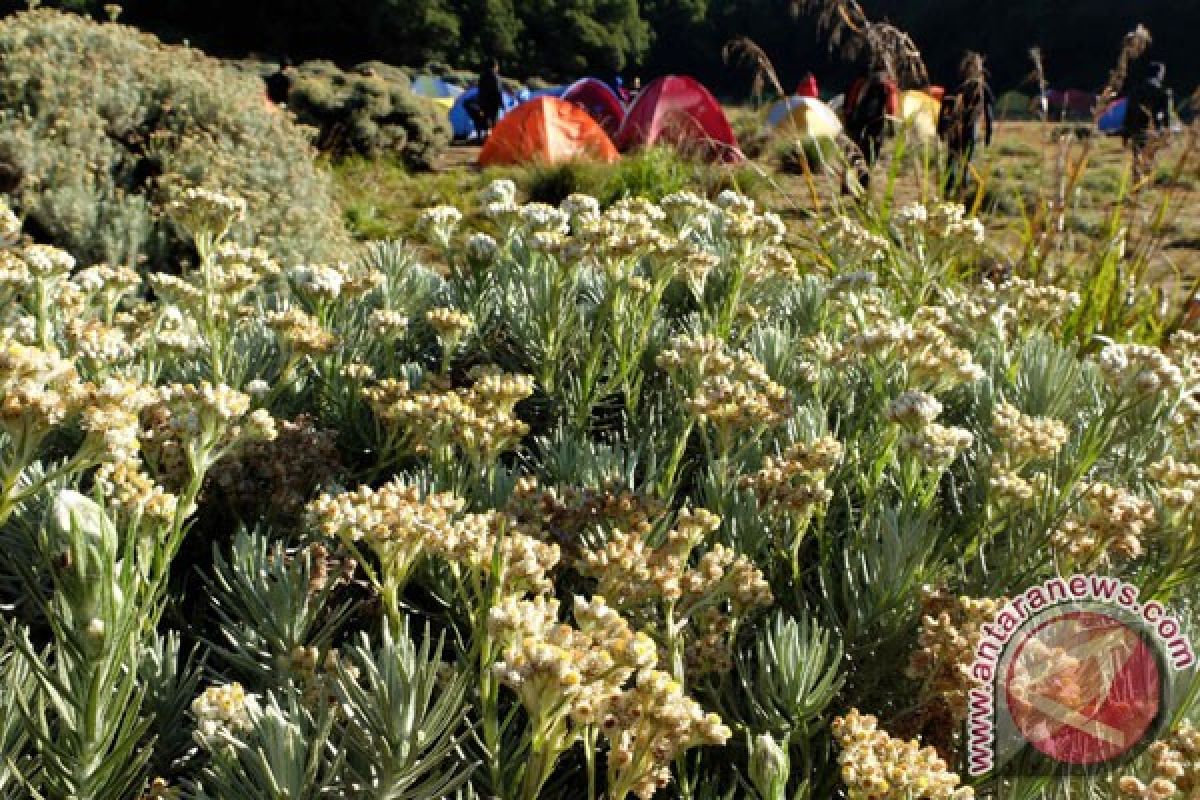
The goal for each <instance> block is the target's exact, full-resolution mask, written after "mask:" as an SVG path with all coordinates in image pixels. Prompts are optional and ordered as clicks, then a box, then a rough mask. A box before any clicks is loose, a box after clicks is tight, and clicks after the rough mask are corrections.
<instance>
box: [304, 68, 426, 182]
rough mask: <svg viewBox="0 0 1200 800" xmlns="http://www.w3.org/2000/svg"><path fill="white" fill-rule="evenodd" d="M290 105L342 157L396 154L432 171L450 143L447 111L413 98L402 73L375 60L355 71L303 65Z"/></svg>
mask: <svg viewBox="0 0 1200 800" xmlns="http://www.w3.org/2000/svg"><path fill="white" fill-rule="evenodd" d="M288 107H289V108H290V109H291V110H292V111H293V112H294V113H295V114H296V117H297V119H299V120H300V121H301V122H304V123H305V124H308V125H312V126H314V127H316V128H317V129H318V130H319V131H320V133H319V135H318V137H317V146H318V147H319V148H320V149H322V150H324V151H327V152H330V153H332V154H333V155H334V156H335V157H339V158H340V157H344V156H347V155H352V154H357V155H363V156H366V157H367V158H372V159H374V158H381V157H384V156H393V157H395V158H397V159H399V160H400V161H402V162H403V163H404V164H405V166H408V167H410V168H412V169H428V168H430V167H432V166H433V162H434V160H435V159H436V158H437V157H438V155H439V154H440V153H441V152H442V150H443V149H444V148H445V146H446V145H447V144H448V143H449V141H450V127H449V122H448V120H447V119H446V116H445V112H444V110H443V109H441V108H440V107H439V106H437V105H436V104H434V103H431V102H429V101H427V100H425V99H424V98H420V97H418V96H417V95H415V94H413V93H412V91H411V90H410V89H409V81H408V76H407V74H406V73H404V72H403V71H402V70H398V69H396V68H394V67H387V66H386V65H380V64H377V63H375V62H371V63H368V64H363V65H361V66H360V67H357V68H355V69H354V70H353V71H351V72H346V71H343V70H340V69H338V68H337V67H336V66H335V65H333V64H331V63H329V62H328V61H309V62H306V63H305V64H302V65H301V66H299V67H298V68H297V69H296V74H295V77H294V79H293V83H292V89H291V93H290V94H289V95H288Z"/></svg>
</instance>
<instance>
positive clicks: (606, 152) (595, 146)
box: [479, 97, 618, 167]
mask: <svg viewBox="0 0 1200 800" xmlns="http://www.w3.org/2000/svg"><path fill="white" fill-rule="evenodd" d="M576 158H587V159H593V160H596V161H603V162H606V163H610V164H611V163H612V162H614V161H616V160H617V158H618V156H617V150H616V148H615V147H613V145H612V142H611V141H609V138H608V134H607V133H605V132H604V131H603V129H601V127H600V126H599V125H597V124H596V122H595V120H593V119H592V118H591V117H589V116H588V115H587V112H586V111H584V110H583V109H582V108H580V107H579V106H576V105H573V104H571V103H568V102H566V101H564V100H559V99H558V98H557V97H538V98H536V99H534V100H530V101H529V102H526V103H522V104H521V105H519V106H517V107H516V108H515V109H513V110H512V111H510V112H508V113H507V114H505V115H504V116H503V117H502V118H501V119H500V121H499V122H497V123H496V127H495V128H494V129H493V130H492V132H491V135H489V136H488V138H487V141H486V142H484V144H483V149H482V150H480V151H479V165H480V166H481V167H490V166H494V165H497V164H528V163H531V162H541V163H546V164H555V163H558V162H561V161H570V160H571V159H576Z"/></svg>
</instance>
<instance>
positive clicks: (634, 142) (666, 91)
mask: <svg viewBox="0 0 1200 800" xmlns="http://www.w3.org/2000/svg"><path fill="white" fill-rule="evenodd" d="M616 142H617V147H618V148H619V149H621V150H630V149H633V148H635V147H648V146H650V145H655V144H669V145H673V146H675V147H677V148H679V149H681V150H684V151H687V152H689V153H695V154H698V155H703V156H705V157H706V158H709V159H711V160H714V161H727V162H736V161H741V160H742V152H741V150H739V149H738V144H737V138H736V137H735V136H734V135H733V128H731V127H730V126H729V120H728V119H726V117H725V112H724V111H722V110H721V106H720V105H719V104H718V103H717V101H716V100H715V99H714V98H713V96H712V95H711V94H709V92H708V90H707V89H705V88H704V87H703V86H701V85H700V84H699V83H697V82H696V81H695V80H693V79H692V78H687V77H683V76H680V75H664V76H663V77H661V78H657V79H655V80H654V81H652V82H651V83H650V84H649V85H648V86H647V87H646V88H645V89H643V90H642V91H641V93H640V94H638V97H637V100H635V101H634V103H633V106H632V107H630V109H629V112H628V113H627V114H626V115H625V122H624V124H622V125H621V130H620V132H619V133H618V134H617V139H616Z"/></svg>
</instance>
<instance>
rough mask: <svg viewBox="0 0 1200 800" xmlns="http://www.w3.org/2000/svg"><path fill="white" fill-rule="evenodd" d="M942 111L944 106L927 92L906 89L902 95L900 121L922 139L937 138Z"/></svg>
mask: <svg viewBox="0 0 1200 800" xmlns="http://www.w3.org/2000/svg"><path fill="white" fill-rule="evenodd" d="M941 110H942V104H941V103H939V102H938V101H937V100H936V99H934V98H933V96H931V95H929V94H926V93H925V92H922V91H918V90H916V89H906V90H904V91H903V92H901V93H900V119H901V120H902V121H903V122H904V126H905V127H906V128H908V129H909V131H911V132H914V133H916V135H917V136H919V137H920V138H922V139H936V138H937V135H938V134H937V121H938V114H940V113H941Z"/></svg>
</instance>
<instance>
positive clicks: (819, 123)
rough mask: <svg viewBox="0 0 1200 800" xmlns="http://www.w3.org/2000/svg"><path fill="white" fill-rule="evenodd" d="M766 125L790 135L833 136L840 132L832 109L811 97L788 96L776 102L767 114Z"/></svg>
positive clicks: (772, 129)
mask: <svg viewBox="0 0 1200 800" xmlns="http://www.w3.org/2000/svg"><path fill="white" fill-rule="evenodd" d="M767 127H768V128H770V129H771V131H772V132H773V133H777V134H783V135H792V136H797V135H799V136H812V137H833V136H837V135H838V134H839V133H841V132H842V122H841V120H839V119H838V116H837V114H835V113H834V111H833V109H831V108H830V107H829V106H827V105H825V104H824V103H822V102H821V101H820V100H817V99H816V98H813V97H789V98H788V99H787V100H781V101H780V102H779V103H776V104H775V107H774V108H772V109H771V111H770V113H769V114H768V116H767Z"/></svg>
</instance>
